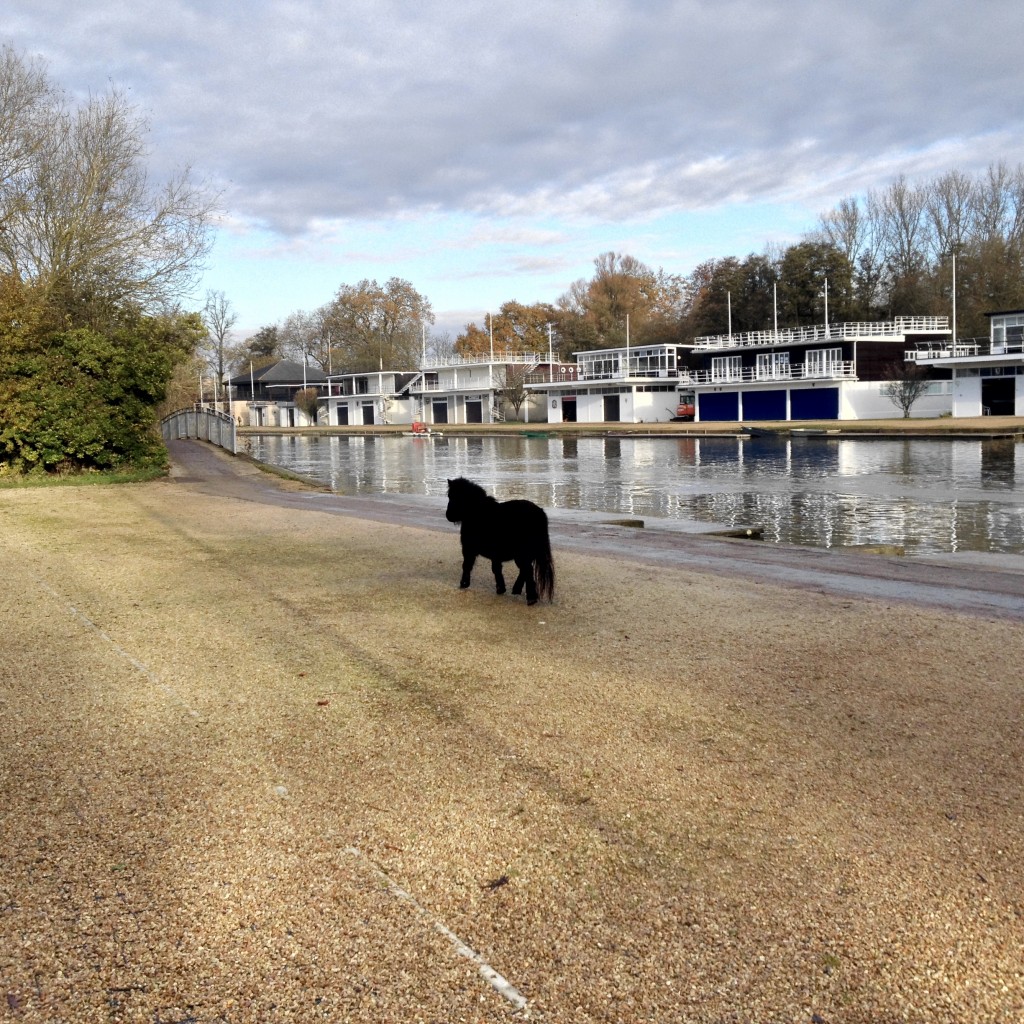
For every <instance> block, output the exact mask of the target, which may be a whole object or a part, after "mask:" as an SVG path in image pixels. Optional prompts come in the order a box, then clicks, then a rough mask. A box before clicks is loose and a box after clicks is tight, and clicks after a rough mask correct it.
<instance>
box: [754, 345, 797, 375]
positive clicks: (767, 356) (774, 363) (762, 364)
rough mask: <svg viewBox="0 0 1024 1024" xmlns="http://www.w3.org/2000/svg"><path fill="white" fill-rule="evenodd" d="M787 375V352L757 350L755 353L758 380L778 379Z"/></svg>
mask: <svg viewBox="0 0 1024 1024" xmlns="http://www.w3.org/2000/svg"><path fill="white" fill-rule="evenodd" d="M788 376H789V353H788V352H759V353H758V354H757V379H758V380H778V379H779V378H785V377H788Z"/></svg>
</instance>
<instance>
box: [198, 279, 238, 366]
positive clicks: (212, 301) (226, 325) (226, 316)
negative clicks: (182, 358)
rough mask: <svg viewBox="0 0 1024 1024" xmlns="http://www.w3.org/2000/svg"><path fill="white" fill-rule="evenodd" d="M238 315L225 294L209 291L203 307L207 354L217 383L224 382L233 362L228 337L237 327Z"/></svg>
mask: <svg viewBox="0 0 1024 1024" xmlns="http://www.w3.org/2000/svg"><path fill="white" fill-rule="evenodd" d="M237 320H238V314H237V313H236V312H235V311H234V310H233V309H232V308H231V302H230V301H229V300H228V298H227V296H226V295H225V294H224V293H223V292H215V291H208V292H207V293H206V305H204V306H203V324H204V326H205V327H206V339H205V340H206V343H207V344H206V346H205V347H206V348H207V352H206V353H205V354H206V355H207V358H208V362H209V363H210V366H211V369H213V370H215V371H216V374H217V377H216V379H217V381H218V384H219V382H221V381H223V380H224V374H225V371H226V370H227V367H228V366H229V365H230V363H231V362H233V357H234V353H233V352H231V351H230V350H229V349H228V344H227V340H228V336H229V335H230V334H231V328H232V327H234V326H235V323H236V321H237Z"/></svg>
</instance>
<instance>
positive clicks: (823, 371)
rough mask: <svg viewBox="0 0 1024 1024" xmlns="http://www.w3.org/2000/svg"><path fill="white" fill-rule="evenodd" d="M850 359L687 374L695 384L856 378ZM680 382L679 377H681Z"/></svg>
mask: <svg viewBox="0 0 1024 1024" xmlns="http://www.w3.org/2000/svg"><path fill="white" fill-rule="evenodd" d="M856 379H857V374H856V373H855V372H854V364H853V360H837V361H836V362H831V363H826V364H824V365H823V366H818V365H817V364H814V365H810V366H809V365H808V364H807V363H793V364H792V365H790V366H789V367H781V366H773V367H766V368H761V369H758V367H756V366H743V367H740V368H739V369H736V370H696V371H694V372H693V373H691V374H690V376H689V380H688V381H687V382H686V383H690V384H692V385H693V386H695V387H702V386H703V387H707V386H709V385H720V384H769V383H771V382H772V381H784V382H785V381H792V380H856ZM680 382H681V383H682V382H683V381H682V378H680Z"/></svg>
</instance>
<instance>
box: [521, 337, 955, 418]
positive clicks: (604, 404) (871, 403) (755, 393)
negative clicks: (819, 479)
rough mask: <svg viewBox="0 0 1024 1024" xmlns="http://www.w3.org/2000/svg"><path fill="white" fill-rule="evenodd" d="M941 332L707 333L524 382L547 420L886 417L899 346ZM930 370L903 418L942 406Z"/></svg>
mask: <svg viewBox="0 0 1024 1024" xmlns="http://www.w3.org/2000/svg"><path fill="white" fill-rule="evenodd" d="M950 337H951V331H950V329H949V321H948V318H946V317H898V318H896V319H895V320H890V321H884V322H879V323H837V324H827V325H826V324H822V325H817V326H812V327H799V328H789V329H785V330H771V331H751V332H745V333H742V334H723V335H714V336H706V337H700V338H696V339H695V340H694V342H693V344H692V345H652V346H640V347H635V348H629V347H627V348H617V349H603V350H600V351H593V352H578V353H576V359H577V364H578V367H579V370H578V373H577V379H576V380H575V381H573V382H570V383H568V384H566V385H560V384H554V383H549V384H544V383H541V384H536V385H533V386H534V387H536V388H538V389H541V390H544V391H545V393H546V395H547V405H548V418H549V419H550V420H551V421H552V422H565V421H570V420H574V419H575V420H578V421H579V422H581V423H600V422H621V423H654V422H659V421H660V422H663V421H666V420H671V419H674V418H676V415H677V413H678V412H679V411H680V410H681V409H682V408H687V407H689V406H690V405H692V406H693V409H694V412H693V418H694V420H696V421H700V422H737V421H744V420H747V421H750V420H784V421H785V420H856V419H876V418H886V417H891V416H893V415H894V414H895V412H896V407H895V405H894V404H893V402H892V400H891V399H890V398H888V397H887V396H886V394H885V386H886V383H887V381H886V375H887V374H888V373H889V372H890V371H891V369H892V368H893V367H900V366H903V365H904V362H905V359H906V350H907V349H908V348H910V347H912V346H925V347H927V346H937V345H940V344H942V343H947V344H948V342H949V339H950ZM935 376H936V379H935V380H934V381H932V382H931V384H930V385H929V387H928V391H927V393H926V394H925V395H924V396H922V398H921V399H919V400H918V402H916V403H915V405H914V408H913V415H915V416H939V415H942V414H943V413H949V412H950V409H951V405H952V393H951V383H950V380H949V374H948V373H944V372H943V371H942V368H941V367H939V368H938V370H937V371H936V373H935ZM943 377H945V379H942V378H943Z"/></svg>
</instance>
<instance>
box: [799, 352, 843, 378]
mask: <svg viewBox="0 0 1024 1024" xmlns="http://www.w3.org/2000/svg"><path fill="white" fill-rule="evenodd" d="M842 363H843V350H842V349H841V348H812V349H810V350H809V351H808V353H807V361H806V363H805V364H804V376H805V377H833V376H835V374H836V373H837V372H838V370H839V369H840V368H841V367H842Z"/></svg>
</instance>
